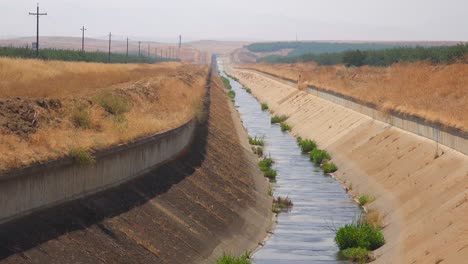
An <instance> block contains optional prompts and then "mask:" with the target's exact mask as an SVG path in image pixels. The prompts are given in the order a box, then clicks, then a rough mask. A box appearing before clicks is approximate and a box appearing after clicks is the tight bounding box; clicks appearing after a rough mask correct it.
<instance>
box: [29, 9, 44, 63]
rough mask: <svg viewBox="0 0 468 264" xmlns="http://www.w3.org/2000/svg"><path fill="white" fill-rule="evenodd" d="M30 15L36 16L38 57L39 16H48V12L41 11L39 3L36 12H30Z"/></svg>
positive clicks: (37, 50)
mask: <svg viewBox="0 0 468 264" xmlns="http://www.w3.org/2000/svg"><path fill="white" fill-rule="evenodd" d="M29 15H31V16H36V19H37V20H36V21H37V22H36V57H39V17H40V16H47V13H40V12H39V3H37V10H36V13H31V12H29Z"/></svg>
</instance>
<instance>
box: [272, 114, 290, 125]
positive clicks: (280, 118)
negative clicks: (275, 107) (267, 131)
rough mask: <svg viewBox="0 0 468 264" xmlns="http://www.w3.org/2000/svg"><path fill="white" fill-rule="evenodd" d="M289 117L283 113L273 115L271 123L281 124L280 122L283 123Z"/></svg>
mask: <svg viewBox="0 0 468 264" xmlns="http://www.w3.org/2000/svg"><path fill="white" fill-rule="evenodd" d="M287 119H288V117H287V116H285V115H282V116H276V115H275V116H273V117H272V118H271V123H272V124H279V123H282V122H284V121H286V120H287Z"/></svg>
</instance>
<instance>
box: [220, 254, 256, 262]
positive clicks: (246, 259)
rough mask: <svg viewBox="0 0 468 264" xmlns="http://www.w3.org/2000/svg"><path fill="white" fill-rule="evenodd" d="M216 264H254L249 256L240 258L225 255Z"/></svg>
mask: <svg viewBox="0 0 468 264" xmlns="http://www.w3.org/2000/svg"><path fill="white" fill-rule="evenodd" d="M216 264H252V261H250V257H249V256H248V255H247V254H245V255H243V256H240V257H233V256H230V255H224V256H222V257H221V258H219V259H218V260H216Z"/></svg>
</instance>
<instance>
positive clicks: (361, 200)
mask: <svg viewBox="0 0 468 264" xmlns="http://www.w3.org/2000/svg"><path fill="white" fill-rule="evenodd" d="M358 200H359V205H360V206H364V205H366V204H368V203H372V202H373V201H375V198H374V197H372V196H370V195H362V196H361V197H359V199H358Z"/></svg>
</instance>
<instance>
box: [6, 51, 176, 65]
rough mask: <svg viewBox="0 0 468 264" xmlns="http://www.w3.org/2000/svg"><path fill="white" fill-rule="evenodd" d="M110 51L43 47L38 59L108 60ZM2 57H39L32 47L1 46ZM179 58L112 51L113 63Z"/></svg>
mask: <svg viewBox="0 0 468 264" xmlns="http://www.w3.org/2000/svg"><path fill="white" fill-rule="evenodd" d="M108 56H109V55H108V53H107V52H100V51H93V52H82V51H77V50H62V49H41V50H40V53H39V58H38V59H43V60H60V61H84V62H103V63H107V62H108V58H109V57H108ZM0 57H13V58H37V57H36V51H35V50H34V49H30V48H17V47H0ZM176 60H178V59H166V58H161V57H147V56H138V55H135V54H129V55H128V58H127V56H126V54H123V53H112V54H111V60H110V62H111V63H125V62H127V61H128V63H156V62H161V61H176Z"/></svg>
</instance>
